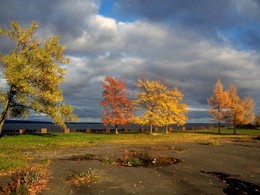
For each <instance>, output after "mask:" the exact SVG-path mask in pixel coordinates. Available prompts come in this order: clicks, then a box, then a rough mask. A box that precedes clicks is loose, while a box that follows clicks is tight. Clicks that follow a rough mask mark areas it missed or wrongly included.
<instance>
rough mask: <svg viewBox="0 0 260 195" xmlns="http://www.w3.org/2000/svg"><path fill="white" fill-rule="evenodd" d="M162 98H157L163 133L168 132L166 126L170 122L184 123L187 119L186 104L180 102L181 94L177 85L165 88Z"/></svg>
mask: <svg viewBox="0 0 260 195" xmlns="http://www.w3.org/2000/svg"><path fill="white" fill-rule="evenodd" d="M163 96H164V97H163V98H161V99H160V100H159V102H158V103H159V104H160V105H161V106H160V107H161V109H160V112H161V122H162V123H163V124H164V125H165V133H168V126H169V125H171V124H177V125H184V124H185V123H186V121H187V120H188V116H187V113H188V112H189V110H188V106H187V105H186V104H184V103H181V101H182V100H183V94H182V93H181V91H179V89H178V88H177V87H174V88H173V89H172V90H166V91H165V92H164V93H163Z"/></svg>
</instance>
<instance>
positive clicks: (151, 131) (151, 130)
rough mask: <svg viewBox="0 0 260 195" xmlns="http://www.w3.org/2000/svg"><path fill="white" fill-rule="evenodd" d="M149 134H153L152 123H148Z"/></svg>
mask: <svg viewBox="0 0 260 195" xmlns="http://www.w3.org/2000/svg"><path fill="white" fill-rule="evenodd" d="M149 134H153V124H150V131H149Z"/></svg>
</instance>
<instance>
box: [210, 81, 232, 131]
mask: <svg viewBox="0 0 260 195" xmlns="http://www.w3.org/2000/svg"><path fill="white" fill-rule="evenodd" d="M208 104H209V106H210V110H209V114H210V115H211V117H212V118H211V120H213V121H217V122H218V133H219V134H220V128H221V122H222V121H225V118H226V117H227V114H228V109H227V106H228V104H229V95H228V92H227V91H225V90H224V88H223V84H222V82H221V80H220V79H218V80H217V82H216V84H215V86H214V88H213V94H212V96H211V97H210V98H209V99H208Z"/></svg>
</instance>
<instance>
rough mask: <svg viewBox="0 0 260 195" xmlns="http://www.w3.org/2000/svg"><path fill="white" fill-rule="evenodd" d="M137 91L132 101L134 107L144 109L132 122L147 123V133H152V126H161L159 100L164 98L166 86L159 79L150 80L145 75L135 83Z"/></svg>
mask: <svg viewBox="0 0 260 195" xmlns="http://www.w3.org/2000/svg"><path fill="white" fill-rule="evenodd" d="M135 86H136V88H137V93H136V98H137V99H136V100H135V102H134V104H135V109H137V110H142V111H144V113H143V115H142V116H137V117H135V118H134V120H133V121H134V123H137V124H141V125H149V126H150V130H149V133H150V134H152V133H153V126H162V125H163V123H162V121H161V112H160V108H161V105H160V103H159V102H161V100H162V99H163V98H164V95H163V94H164V92H165V90H167V87H166V86H165V85H163V84H162V83H161V82H160V81H150V80H149V79H148V78H147V77H145V76H144V77H142V78H141V79H138V80H137V82H136V84H135Z"/></svg>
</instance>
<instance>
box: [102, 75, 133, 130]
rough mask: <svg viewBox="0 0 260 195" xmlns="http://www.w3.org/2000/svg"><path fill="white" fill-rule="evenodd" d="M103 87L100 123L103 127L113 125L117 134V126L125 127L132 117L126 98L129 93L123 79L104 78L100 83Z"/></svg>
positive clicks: (129, 103)
mask: <svg viewBox="0 0 260 195" xmlns="http://www.w3.org/2000/svg"><path fill="white" fill-rule="evenodd" d="M101 84H102V87H103V93H102V95H103V97H104V99H103V100H102V101H101V102H100V106H103V107H104V110H103V118H102V121H101V122H102V123H104V124H105V125H115V131H116V134H118V125H125V124H127V123H129V122H130V119H131V118H132V117H133V112H132V108H133V106H132V103H131V101H130V100H129V99H128V98H127V96H128V95H129V91H128V90H127V86H126V84H125V82H124V79H123V78H120V79H116V78H114V77H112V76H106V78H105V81H103V82H101Z"/></svg>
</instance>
